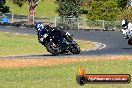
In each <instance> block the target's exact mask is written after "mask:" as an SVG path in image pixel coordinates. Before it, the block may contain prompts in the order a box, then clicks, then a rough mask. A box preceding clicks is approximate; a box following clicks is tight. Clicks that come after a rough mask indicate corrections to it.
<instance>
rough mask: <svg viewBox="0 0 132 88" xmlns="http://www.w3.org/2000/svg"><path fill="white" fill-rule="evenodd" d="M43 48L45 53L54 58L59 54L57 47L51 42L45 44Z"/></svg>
mask: <svg viewBox="0 0 132 88" xmlns="http://www.w3.org/2000/svg"><path fill="white" fill-rule="evenodd" d="M45 47H46V49H47V51H48V52H50V53H51V54H53V55H54V56H57V55H59V54H60V49H59V47H58V46H57V44H55V43H53V42H52V41H50V42H46V43H45Z"/></svg>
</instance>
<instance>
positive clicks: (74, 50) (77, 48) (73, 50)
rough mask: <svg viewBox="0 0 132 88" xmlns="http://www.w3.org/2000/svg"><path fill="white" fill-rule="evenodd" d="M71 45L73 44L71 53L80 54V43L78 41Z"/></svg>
mask: <svg viewBox="0 0 132 88" xmlns="http://www.w3.org/2000/svg"><path fill="white" fill-rule="evenodd" d="M71 46H72V48H71V50H70V52H71V53H73V54H79V53H80V52H81V49H80V47H79V45H78V44H77V43H76V44H73V45H71Z"/></svg>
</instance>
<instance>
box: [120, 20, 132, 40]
mask: <svg viewBox="0 0 132 88" xmlns="http://www.w3.org/2000/svg"><path fill="white" fill-rule="evenodd" d="M122 32H123V35H124V38H125V39H128V38H129V37H130V36H131V35H132V24H131V23H130V22H129V21H128V20H127V19H125V20H122Z"/></svg>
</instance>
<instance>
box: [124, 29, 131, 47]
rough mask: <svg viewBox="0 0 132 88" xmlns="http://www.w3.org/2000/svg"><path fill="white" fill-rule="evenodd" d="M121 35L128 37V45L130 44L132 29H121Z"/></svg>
mask: <svg viewBox="0 0 132 88" xmlns="http://www.w3.org/2000/svg"><path fill="white" fill-rule="evenodd" d="M122 32H123V35H124V38H125V39H128V45H132V31H129V30H128V29H122Z"/></svg>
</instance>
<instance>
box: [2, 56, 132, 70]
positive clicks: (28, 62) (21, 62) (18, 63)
mask: <svg viewBox="0 0 132 88" xmlns="http://www.w3.org/2000/svg"><path fill="white" fill-rule="evenodd" d="M117 59H118V60H126V59H132V55H125V56H121V55H118V56H110V55H107V56H79V57H76V56H75V57H59V58H57V57H51V58H50V57H47V58H46V57H44V58H33V59H32V58H28V59H21V58H17V59H16V58H15V59H5V58H4V59H1V60H0V67H7V68H9V67H33V66H51V65H58V64H67V63H76V62H82V61H104V60H117Z"/></svg>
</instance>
